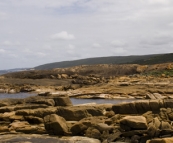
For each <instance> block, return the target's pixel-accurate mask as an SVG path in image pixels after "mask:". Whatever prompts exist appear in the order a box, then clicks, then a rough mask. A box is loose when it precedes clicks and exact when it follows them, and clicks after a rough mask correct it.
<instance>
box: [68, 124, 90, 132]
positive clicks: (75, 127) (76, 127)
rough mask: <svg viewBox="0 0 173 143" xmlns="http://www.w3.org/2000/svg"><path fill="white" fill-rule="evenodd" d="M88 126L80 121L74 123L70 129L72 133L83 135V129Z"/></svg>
mask: <svg viewBox="0 0 173 143" xmlns="http://www.w3.org/2000/svg"><path fill="white" fill-rule="evenodd" d="M87 128H88V127H87V126H86V125H85V124H83V123H82V122H79V123H76V124H74V125H73V126H72V127H71V129H70V131H71V132H72V135H83V134H84V131H85V130H86V129H87Z"/></svg>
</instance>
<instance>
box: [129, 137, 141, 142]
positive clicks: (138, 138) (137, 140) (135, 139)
mask: <svg viewBox="0 0 173 143" xmlns="http://www.w3.org/2000/svg"><path fill="white" fill-rule="evenodd" d="M139 140H140V136H138V135H134V136H132V137H131V143H139Z"/></svg>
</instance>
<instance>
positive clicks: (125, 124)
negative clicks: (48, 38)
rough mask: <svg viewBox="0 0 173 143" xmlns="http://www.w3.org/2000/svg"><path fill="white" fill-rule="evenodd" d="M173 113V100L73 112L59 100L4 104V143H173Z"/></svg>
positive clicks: (0, 107) (0, 103)
mask: <svg viewBox="0 0 173 143" xmlns="http://www.w3.org/2000/svg"><path fill="white" fill-rule="evenodd" d="M45 95H46V94H45ZM172 108H173V100H171V99H169V100H168V99H163V100H142V101H137V102H132V103H122V104H117V105H112V104H94V105H93V104H88V105H80V106H73V105H72V103H71V101H70V99H69V97H68V96H65V95H62V96H61V95H56V94H52V95H51V94H47V95H46V96H43V95H42V96H35V97H29V98H25V99H5V100H0V133H1V140H3V141H4V142H5V141H6V142H12V141H13V142H14V141H15V142H20V141H21V140H22V141H25V142H33V143H35V142H38V140H39V141H41V140H43V142H44V141H47V142H49V141H52V142H53V141H54V142H62V143H63V142H64V143H66V142H67V143H75V142H87V143H99V142H102V143H110V142H117V143H118V142H124V143H145V142H147V143H162V142H165V143H167V142H173V138H172V135H173V127H172V121H173V109H172ZM31 134H32V135H31ZM33 134H34V135H33ZM36 134H37V135H36ZM39 134H41V135H39ZM60 136H61V137H60ZM62 136H63V137H62ZM28 137H29V138H30V139H28ZM168 137H169V138H168Z"/></svg>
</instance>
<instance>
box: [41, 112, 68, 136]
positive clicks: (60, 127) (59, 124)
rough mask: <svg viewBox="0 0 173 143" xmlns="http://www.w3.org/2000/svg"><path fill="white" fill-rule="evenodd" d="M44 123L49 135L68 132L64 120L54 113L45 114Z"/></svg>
mask: <svg viewBox="0 0 173 143" xmlns="http://www.w3.org/2000/svg"><path fill="white" fill-rule="evenodd" d="M44 125H45V128H46V130H47V132H48V133H49V134H50V135H65V134H67V133H68V127H67V124H66V120H65V119H64V118H63V117H60V116H58V115H56V114H51V115H47V116H45V117H44Z"/></svg>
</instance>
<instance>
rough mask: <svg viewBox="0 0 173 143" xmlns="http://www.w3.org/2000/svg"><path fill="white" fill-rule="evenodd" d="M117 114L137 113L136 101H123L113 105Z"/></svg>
mask: <svg viewBox="0 0 173 143" xmlns="http://www.w3.org/2000/svg"><path fill="white" fill-rule="evenodd" d="M112 110H113V111H114V112H115V114H137V110H136V107H135V103H122V104H117V105H113V106H112Z"/></svg>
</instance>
